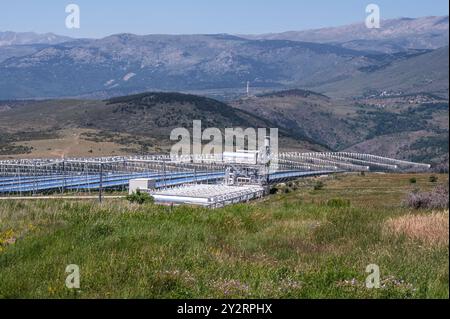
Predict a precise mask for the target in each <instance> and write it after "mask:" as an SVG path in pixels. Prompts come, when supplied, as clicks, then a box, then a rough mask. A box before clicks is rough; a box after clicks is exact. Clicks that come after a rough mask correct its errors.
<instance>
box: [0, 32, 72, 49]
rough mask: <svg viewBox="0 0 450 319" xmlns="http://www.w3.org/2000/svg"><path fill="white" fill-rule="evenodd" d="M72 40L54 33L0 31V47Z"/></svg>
mask: <svg viewBox="0 0 450 319" xmlns="http://www.w3.org/2000/svg"><path fill="white" fill-rule="evenodd" d="M70 40H72V38H70V37H66V36H61V35H57V34H54V33H50V32H48V33H35V32H13V31H5V32H1V31H0V47H2V46H9V45H25V44H58V43H62V42H67V41H70Z"/></svg>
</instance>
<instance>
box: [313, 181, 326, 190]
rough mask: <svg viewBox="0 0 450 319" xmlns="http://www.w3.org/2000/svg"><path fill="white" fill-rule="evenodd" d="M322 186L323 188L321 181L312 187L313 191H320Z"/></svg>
mask: <svg viewBox="0 0 450 319" xmlns="http://www.w3.org/2000/svg"><path fill="white" fill-rule="evenodd" d="M324 186H325V184H324V183H323V182H322V181H318V182H317V183H316V185H314V190H315V191H318V190H321V189H323V187H324Z"/></svg>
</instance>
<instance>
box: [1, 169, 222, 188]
mask: <svg viewBox="0 0 450 319" xmlns="http://www.w3.org/2000/svg"><path fill="white" fill-rule="evenodd" d="M214 174H217V172H216V173H206V172H197V173H195V174H194V173H192V172H182V173H168V174H166V175H164V174H161V173H154V172H149V173H134V174H105V175H103V178H102V187H105V188H112V187H120V186H127V185H128V182H129V180H130V179H134V178H152V179H155V180H156V182H157V183H158V182H161V183H162V184H167V181H168V180H173V179H177V180H178V182H179V183H184V182H185V183H187V182H189V181H188V180H185V178H191V179H192V181H195V180H197V179H200V180H201V181H203V180H205V177H206V180H207V179H208V177H209V176H211V178H212V179H215V178H217V177H216V176H214ZM220 174H221V176H222V177H223V173H220ZM62 188H64V189H68V190H77V189H79V190H89V189H98V188H100V176H99V175H90V176H72V177H71V176H65V177H64V176H59V177H55V176H52V177H50V178H48V179H44V180H43V181H42V180H41V179H40V178H39V179H38V180H36V179H35V178H33V179H28V180H26V181H22V180H21V181H20V182H18V183H15V184H9V185H5V186H0V193H14V192H33V191H46V190H54V189H62Z"/></svg>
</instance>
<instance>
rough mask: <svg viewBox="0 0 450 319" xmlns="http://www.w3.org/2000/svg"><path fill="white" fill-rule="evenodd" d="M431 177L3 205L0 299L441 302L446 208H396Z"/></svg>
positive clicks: (445, 289)
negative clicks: (374, 270) (195, 201)
mask: <svg viewBox="0 0 450 319" xmlns="http://www.w3.org/2000/svg"><path fill="white" fill-rule="evenodd" d="M436 176H437V177H438V181H437V183H448V175H436ZM412 177H415V178H416V180H417V182H416V183H411V180H410V179H411V178H412ZM429 177H430V174H366V175H365V176H361V175H357V174H349V175H337V176H332V177H328V178H326V179H322V180H321V181H322V182H323V187H317V185H318V184H317V183H318V180H317V179H308V180H302V181H299V182H298V183H296V184H291V185H286V187H285V188H283V189H284V190H286V191H283V193H282V194H281V193H280V194H274V195H271V196H269V197H266V198H264V199H262V200H261V201H257V202H252V203H249V204H239V205H233V206H229V207H225V208H222V209H217V210H207V209H203V208H193V207H173V208H171V207H164V206H155V205H152V204H144V205H141V206H139V205H135V204H129V203H128V202H126V201H125V200H124V199H108V200H107V201H105V202H104V203H103V204H99V203H97V202H96V201H95V200H85V201H74V200H64V199H60V200H34V201H25V200H23V201H20V200H19V201H18V200H11V201H8V200H5V201H0V298H210V297H218V298H260V297H262V298H448V297H449V246H448V238H449V237H448V236H449V228H448V218H449V215H448V210H447V211H434V212H432V211H426V210H415V211H414V210H411V209H408V208H404V207H403V206H402V199H403V198H404V196H405V194H406V193H408V192H409V191H411V190H413V189H415V188H418V189H421V190H426V189H431V188H432V187H433V186H434V184H435V183H432V182H430V180H429ZM314 186H316V187H314ZM287 190H289V191H287ZM405 225H406V226H405ZM69 264H76V265H78V266H79V269H80V289H75V290H73V289H72V290H70V289H68V288H66V286H65V280H66V277H67V276H68V273H66V272H65V269H66V266H67V265H69ZM369 264H376V265H378V266H379V269H380V276H381V287H380V288H379V289H368V288H366V285H365V280H366V277H367V276H368V275H369V274H368V273H366V267H367V266H368V265H369Z"/></svg>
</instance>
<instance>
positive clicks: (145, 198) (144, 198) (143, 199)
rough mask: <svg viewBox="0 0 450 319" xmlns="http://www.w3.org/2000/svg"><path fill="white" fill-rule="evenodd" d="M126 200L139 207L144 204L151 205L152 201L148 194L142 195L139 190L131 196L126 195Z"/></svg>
mask: <svg viewBox="0 0 450 319" xmlns="http://www.w3.org/2000/svg"><path fill="white" fill-rule="evenodd" d="M126 199H127V200H128V201H129V202H130V203H137V204H139V205H142V204H144V203H153V202H154V199H153V197H152V196H150V195H149V194H148V193H142V192H141V191H140V190H139V189H138V190H136V192H133V194H130V195H127V197H126Z"/></svg>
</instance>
